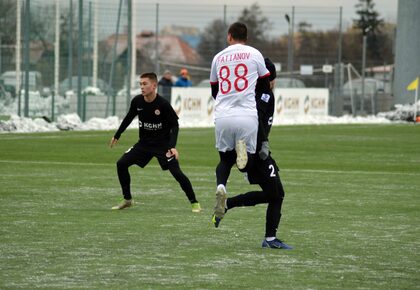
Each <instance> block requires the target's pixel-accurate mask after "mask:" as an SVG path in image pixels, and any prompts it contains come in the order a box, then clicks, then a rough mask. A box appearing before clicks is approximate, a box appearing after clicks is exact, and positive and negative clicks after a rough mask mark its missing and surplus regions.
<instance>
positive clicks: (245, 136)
mask: <svg viewBox="0 0 420 290" xmlns="http://www.w3.org/2000/svg"><path fill="white" fill-rule="evenodd" d="M246 41H247V27H246V25H245V24H243V23H240V22H235V23H233V24H232V25H231V26H230V27H229V30H228V34H227V42H228V44H229V46H228V47H227V48H225V49H224V50H222V51H221V52H219V53H218V54H216V56H215V57H214V58H213V61H212V65H211V71H210V83H211V87H212V95H213V97H214V98H215V107H214V122H215V135H216V148H217V150H218V151H219V155H220V162H219V164H218V165H217V167H216V182H217V190H216V206H215V214H216V216H217V215H218V214H217V213H218V212H220V215H222V212H223V214H224V211H225V200H226V183H227V180H228V177H229V174H230V169H231V168H232V166H233V164H234V163H235V159H236V164H237V166H238V169H239V170H241V171H246V167H247V163H251V162H252V159H253V156H254V155H255V151H256V147H257V133H258V114H257V108H256V101H255V86H256V83H257V80H258V78H267V90H268V89H269V85H268V84H269V82H268V76H269V75H270V72H269V71H268V70H267V68H266V66H265V62H264V57H263V56H262V54H261V53H260V52H259V51H258V50H257V49H255V48H253V47H251V46H248V45H245V43H246Z"/></svg>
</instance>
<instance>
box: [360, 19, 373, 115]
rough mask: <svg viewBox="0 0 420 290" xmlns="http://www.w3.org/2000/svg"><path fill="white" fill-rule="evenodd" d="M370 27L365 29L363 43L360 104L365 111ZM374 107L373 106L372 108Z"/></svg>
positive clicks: (361, 109)
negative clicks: (367, 44) (367, 46)
mask: <svg viewBox="0 0 420 290" xmlns="http://www.w3.org/2000/svg"><path fill="white" fill-rule="evenodd" d="M369 30H370V27H366V28H364V29H363V45H362V97H361V102H360V103H361V104H360V111H361V112H362V113H363V111H364V102H365V70H366V41H367V35H366V34H367V33H368V32H369ZM372 109H373V108H372Z"/></svg>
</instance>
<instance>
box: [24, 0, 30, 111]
mask: <svg viewBox="0 0 420 290" xmlns="http://www.w3.org/2000/svg"><path fill="white" fill-rule="evenodd" d="M30 2H31V1H30V0H26V3H25V47H24V52H25V54H24V58H25V60H24V62H25V102H24V104H25V109H24V113H23V114H24V116H25V117H29V26H30V25H31V9H30Z"/></svg>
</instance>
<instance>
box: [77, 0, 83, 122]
mask: <svg viewBox="0 0 420 290" xmlns="http://www.w3.org/2000/svg"><path fill="white" fill-rule="evenodd" d="M78 42H79V43H78V59H77V114H78V115H79V116H80V117H81V118H82V120H83V103H82V102H83V98H82V73H83V69H82V65H83V62H82V59H83V0H79V41H78ZM83 121H84V120H83Z"/></svg>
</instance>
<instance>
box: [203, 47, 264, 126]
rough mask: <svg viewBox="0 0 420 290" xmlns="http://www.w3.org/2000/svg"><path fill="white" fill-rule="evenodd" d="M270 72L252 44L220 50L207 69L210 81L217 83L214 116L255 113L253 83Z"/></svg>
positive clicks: (250, 114)
mask: <svg viewBox="0 0 420 290" xmlns="http://www.w3.org/2000/svg"><path fill="white" fill-rule="evenodd" d="M269 74H270V73H269V71H268V70H267V68H266V67H265V62H264V58H263V56H262V54H261V53H260V52H259V51H258V50H257V49H255V48H253V47H251V46H248V45H244V44H234V45H230V46H228V47H227V48H225V49H224V50H222V51H221V52H219V53H218V54H217V55H216V56H215V57H214V58H213V62H212V65H211V71H210V82H211V83H212V84H215V83H218V85H219V92H218V94H217V97H216V103H215V110H214V118H215V119H217V118H223V117H230V116H257V109H256V103H255V85H256V84H257V80H258V78H259V77H266V76H268V75H269Z"/></svg>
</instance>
